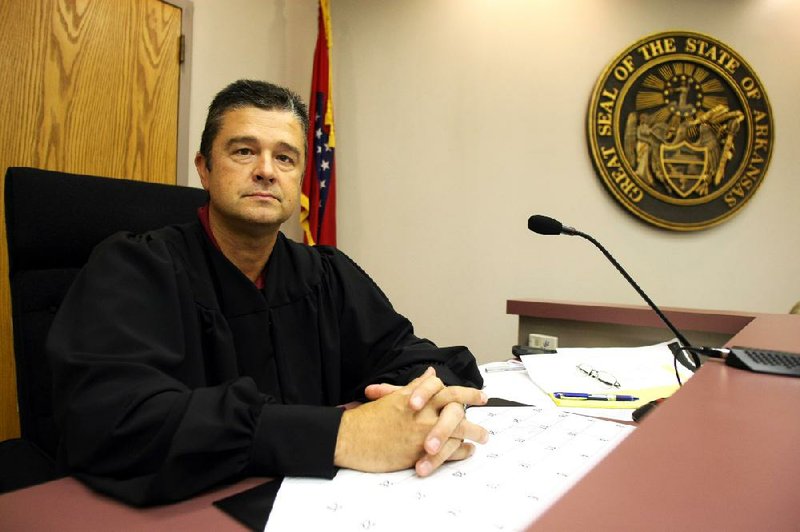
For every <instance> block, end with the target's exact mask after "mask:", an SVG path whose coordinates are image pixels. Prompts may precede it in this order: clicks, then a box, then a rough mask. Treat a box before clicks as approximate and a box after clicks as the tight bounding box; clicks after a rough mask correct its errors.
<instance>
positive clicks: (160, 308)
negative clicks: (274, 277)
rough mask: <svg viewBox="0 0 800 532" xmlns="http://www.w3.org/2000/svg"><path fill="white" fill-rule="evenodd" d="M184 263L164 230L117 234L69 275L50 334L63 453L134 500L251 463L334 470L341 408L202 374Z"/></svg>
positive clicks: (174, 492)
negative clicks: (278, 396) (292, 401)
mask: <svg viewBox="0 0 800 532" xmlns="http://www.w3.org/2000/svg"><path fill="white" fill-rule="evenodd" d="M180 264H181V263H180V261H175V260H174V258H173V256H172V255H171V253H170V249H169V248H168V245H167V244H166V243H165V242H164V241H163V240H158V239H150V238H148V237H147V236H146V235H145V236H132V235H121V236H115V237H112V238H111V239H110V240H108V241H106V242H105V243H104V244H102V245H101V246H100V247H99V248H98V249H97V250H96V251H95V253H94V254H93V256H92V258H91V259H90V261H89V263H88V264H87V266H86V267H85V268H84V270H82V272H81V273H80V274H79V275H78V277H77V278H76V280H75V282H74V284H73V286H72V287H71V289H70V291H69V293H68V295H67V297H66V298H65V300H64V302H63V304H62V305H61V308H60V309H59V312H58V314H57V316H56V319H55V321H54V323H53V326H52V328H51V331H50V334H49V336H48V341H47V346H48V351H49V354H50V358H51V362H52V368H53V380H54V402H55V415H56V421H57V423H58V426H59V429H60V432H61V447H60V452H59V454H60V457H59V458H60V461H61V463H62V464H63V465H65V466H66V467H67V469H68V471H69V472H70V473H72V474H74V475H75V476H77V477H78V478H81V479H82V480H84V481H85V482H87V483H88V484H89V485H91V486H92V487H93V488H95V489H97V490H99V491H102V492H104V493H108V494H111V495H113V496H115V497H117V498H120V499H122V500H124V501H126V502H129V503H131V504H135V505H147V504H153V503H163V502H171V501H176V500H181V499H184V498H187V497H189V496H191V495H193V494H195V493H198V492H199V491H201V490H203V489H206V488H208V487H210V486H213V485H215V484H218V483H220V482H222V481H225V480H230V479H233V478H236V477H239V476H244V475H247V474H268V472H273V473H275V472H279V473H285V474H300V475H316V476H328V477H330V476H332V475H333V474H334V472H335V469H334V468H333V465H332V460H333V452H334V449H333V447H332V445H335V440H336V434H337V432H338V427H339V422H340V419H341V410H340V409H338V408H335V407H323V406H294V405H279V404H274V403H275V402H276V401H275V400H274V399H273V398H271V397H268V396H266V395H264V394H263V393H261V392H260V391H259V390H258V389H257V386H256V384H255V382H254V381H253V379H252V378H250V377H246V376H240V377H234V378H231V379H229V380H227V381H225V382H218V381H219V379H218V377H215V376H214V375H210V374H207V372H210V371H211V370H209V369H208V368H206V367H205V365H204V364H205V362H204V360H203V356H202V353H201V351H202V346H201V345H200V344H201V342H202V341H201V339H200V338H201V335H200V334H198V331H197V330H196V328H197V327H198V323H197V319H196V314H195V302H194V300H193V295H192V290H191V286H190V280H189V279H188V275H187V273H186V272H185V271H183V269H182V267H181V266H180ZM215 379H216V380H215ZM264 419H267V420H268V421H269V423H268V424H269V427H270V430H269V431H266V430H265V428H264V427H263V426H262V425H266V424H267V423H266V422H264V421H263V420H264ZM263 434H269V437H265V436H261V435H263ZM281 434H283V435H284V440H283V441H282V442H277V447H272V448H271V447H270V444H271V443H274V442H272V441H271V440H269V438H272V440H274V439H275V438H276V437H277V436H275V435H281ZM323 435H324V436H323ZM309 436H311V437H309ZM314 436H317V437H316V438H315V437H314ZM281 456H288V457H289V458H287V459H286V460H285V461H284V462H283V463H281V462H280V459H281ZM276 468H283V469H284V470H283V471H275V469H276ZM268 470H271V471H268Z"/></svg>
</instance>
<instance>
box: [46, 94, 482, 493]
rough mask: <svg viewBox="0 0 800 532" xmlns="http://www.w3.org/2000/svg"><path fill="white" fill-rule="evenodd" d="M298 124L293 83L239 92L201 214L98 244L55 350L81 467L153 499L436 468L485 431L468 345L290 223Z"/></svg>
mask: <svg viewBox="0 0 800 532" xmlns="http://www.w3.org/2000/svg"><path fill="white" fill-rule="evenodd" d="M307 128H308V116H307V113H306V109H305V107H304V105H303V103H302V102H301V101H300V99H299V98H298V97H297V96H296V95H294V94H293V93H291V92H290V91H288V90H286V89H283V88H280V87H276V86H274V85H271V84H268V83H263V82H253V81H247V80H242V81H238V82H235V83H233V84H231V85H229V86H228V87H226V88H225V89H224V90H223V91H222V92H220V93H219V94H218V95H217V96H216V97H215V99H214V101H213V102H212V104H211V107H210V108H209V114H208V118H207V120H206V126H205V130H204V132H203V137H202V142H201V147H200V152H199V153H198V154H197V156H196V158H195V165H196V167H197V171H198V173H199V175H200V179H201V182H202V184H203V187H204V188H205V189H206V190H207V191H208V193H209V203H208V204H207V205H206V206H205V207H204V208H202V209H200V212H199V213H198V221H196V222H195V223H190V224H186V225H179V226H169V227H165V228H163V229H160V230H157V231H152V232H149V233H146V234H140V235H136V234H130V233H121V234H117V235H114V236H112V237H110V238H109V239H107V240H106V241H104V242H103V243H101V244H100V245H99V246H98V247H97V248H96V249H95V251H94V252H93V254H92V257H91V258H90V260H89V263H88V264H87V265H86V267H85V268H84V269H83V271H82V272H81V273H80V274H79V275H78V277H77V279H76V280H75V283H74V285H73V286H72V287H71V289H70V291H69V293H68V295H67V297H66V299H65V300H64V302H63V304H62V306H61V308H60V310H59V313H58V315H57V317H56V319H55V322H54V323H53V326H52V329H51V331H50V335H49V337H48V343H47V345H48V350H49V352H50V355H51V359H52V363H53V372H54V388H55V406H56V418H57V422H58V424H59V428H60V432H61V445H60V450H59V454H60V456H59V459H60V461H61V462H62V463H63V464H64V466H65V467H66V468H67V471H69V472H70V473H71V474H73V475H75V476H77V477H78V478H81V479H83V480H84V481H85V482H87V483H88V484H89V485H91V486H92V487H94V488H95V489H97V490H99V491H102V492H105V493H108V494H111V495H113V496H115V497H118V498H120V499H123V500H125V501H128V502H130V503H133V504H139V505H142V504H152V503H160V502H169V501H175V500H180V499H183V498H186V497H189V496H191V495H193V494H195V493H197V492H199V491H201V490H203V489H205V488H208V487H210V486H213V485H215V484H218V483H220V482H223V481H230V480H234V479H236V478H241V477H243V476H247V475H293V476H322V477H332V476H333V475H334V474H335V472H336V469H337V467H348V468H352V469H358V470H363V471H393V470H399V469H405V468H409V467H415V468H416V471H417V473H418V474H419V475H421V476H425V475H429V474H431V472H433V471H434V470H435V469H436V468H437V467H439V466H440V465H441V464H442V463H443V462H444V461H445V460H460V459H463V458H466V457H468V456H469V455H471V454H472V452H473V451H474V447H473V445H472V443H470V442H469V441H466V442H465V440H471V441H475V442H483V441H485V439H486V437H487V436H486V431H485V430H484V429H483V428H482V427H479V426H477V425H475V424H472V423H470V422H468V421H467V420H466V419H465V417H464V405H465V404H483V403H484V402H485V401H486V397H485V394H483V393H482V392H480V391H479V388H480V387H481V386H482V379H481V376H480V373H479V371H478V369H477V366H476V363H475V359H474V358H473V356H472V355H471V354H470V352H469V351H468V350H467V349H466V348H464V347H452V348H444V349H442V348H437V347H436V346H435V345H434V344H432V343H431V342H429V341H427V340H424V339H420V338H417V337H416V336H415V335H414V332H413V328H412V326H411V323H410V322H409V321H408V320H407V319H406V318H404V317H403V316H401V315H399V314H398V313H397V312H395V311H394V309H393V308H392V306H391V304H390V303H389V301H388V299H387V298H386V296H385V295H384V294H383V292H381V290H380V289H379V288H378V286H377V285H376V284H375V283H374V282H373V281H372V280H371V279H370V278H369V276H368V275H367V274H366V273H365V272H364V271H363V270H361V269H360V268H359V267H358V265H357V264H355V263H354V262H353V261H352V260H350V259H349V258H348V257H347V256H346V255H344V254H343V253H341V252H340V251H338V250H336V249H334V248H330V247H322V246H318V247H308V246H305V245H301V244H297V243H294V242H292V241H290V240H288V239H287V238H285V237H284V236H283V234H282V233H280V232H279V227H280V225H281V224H282V223H283V222H285V221H286V220H287V219H288V218H289V216H290V215H291V214H292V213H293V212H295V210H296V206H297V203H298V201H299V196H300V185H301V181H302V173H303V169H304V166H305V164H304V162H305V156H306V153H305V151H306V146H305V138H306V132H307ZM165 208H169V207H168V206H165ZM354 401H359V402H364V401H366V402H364V404H362V405H361V406H357V407H355V408H350V409H345V408H343V407H342V406H341V405H345V404H347V403H351V402H354Z"/></svg>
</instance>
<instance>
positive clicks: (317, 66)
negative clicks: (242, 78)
mask: <svg viewBox="0 0 800 532" xmlns="http://www.w3.org/2000/svg"><path fill="white" fill-rule="evenodd" d="M330 47H331V19H330V11H329V6H328V0H320V2H319V28H318V30H317V47H316V49H315V51H314V74H313V76H312V78H311V97H310V98H309V105H308V116H309V121H310V122H311V124H309V128H308V157H307V161H306V174H305V179H304V180H303V190H302V195H301V197H300V225H302V227H303V232H304V240H305V242H306V243H307V244H310V245H312V246H314V245H316V244H322V245H328V246H335V245H336V164H335V162H334V157H333V156H334V151H335V149H334V148H335V146H336V140H335V136H334V132H333V101H332V99H331V88H332V87H331V66H330V57H329V54H330Z"/></svg>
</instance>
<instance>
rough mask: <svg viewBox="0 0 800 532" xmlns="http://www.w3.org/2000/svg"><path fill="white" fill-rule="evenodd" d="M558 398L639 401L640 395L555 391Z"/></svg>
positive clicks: (554, 394) (554, 395)
mask: <svg viewBox="0 0 800 532" xmlns="http://www.w3.org/2000/svg"><path fill="white" fill-rule="evenodd" d="M553 397H555V398H556V399H583V400H585V401H638V400H639V398H638V397H634V396H633V395H621V394H614V393H610V394H603V393H578V392H554V393H553Z"/></svg>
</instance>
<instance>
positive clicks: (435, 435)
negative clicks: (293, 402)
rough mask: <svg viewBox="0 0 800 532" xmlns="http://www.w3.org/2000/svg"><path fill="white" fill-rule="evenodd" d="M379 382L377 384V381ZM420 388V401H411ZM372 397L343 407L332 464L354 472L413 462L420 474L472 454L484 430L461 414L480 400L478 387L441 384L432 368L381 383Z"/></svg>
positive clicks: (384, 469) (484, 436)
mask: <svg viewBox="0 0 800 532" xmlns="http://www.w3.org/2000/svg"><path fill="white" fill-rule="evenodd" d="M379 386H383V385H379ZM421 390H425V393H424V397H425V401H424V404H419V402H417V401H411V400H410V399H411V398H412V395H413V396H414V397H415V398H416V397H417V396H418V395H419V392H420V391H421ZM378 395H379V398H378V399H376V400H375V401H372V402H369V403H366V404H363V405H361V406H359V407H357V408H354V409H351V410H347V411H346V412H345V413H344V414H343V416H342V421H341V424H340V426H339V435H338V438H337V441H336V451H335V454H334V463H335V465H337V466H339V467H347V468H350V469H356V470H360V471H369V472H387V471H398V470H401V469H407V468H410V467H415V468H416V470H417V473H418V474H420V475H421V476H426V475H429V474H430V473H432V472H433V471H434V470H435V469H436V468H438V467H439V466H440V465H441V464H442V463H443V462H445V461H449V460H462V459H464V458H467V457H469V456H471V455H472V453H473V452H474V446H473V444H472V443H470V442H468V441H464V440H471V441H475V442H479V443H484V442H485V441H486V439H487V432H486V430H485V429H484V428H483V427H481V426H479V425H476V424H474V423H471V422H469V421H467V420H466V418H465V417H464V405H467V404H483V403H484V402H485V401H486V397H485V394H483V393H482V392H480V390H475V389H473V388H466V387H460V386H452V387H446V386H444V384H442V382H441V380H439V379H438V378H437V377H436V375H435V373H434V372H433V371H432V370H430V369H429V370H428V371H426V372H425V373H424V374H423V375H422V376H421V377H418V378H417V379H415V380H414V381H412V382H410V383H409V384H407V385H406V386H403V387H400V388H394V387H391V388H386V387H384V388H383V392H382V393H381V394H378Z"/></svg>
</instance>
